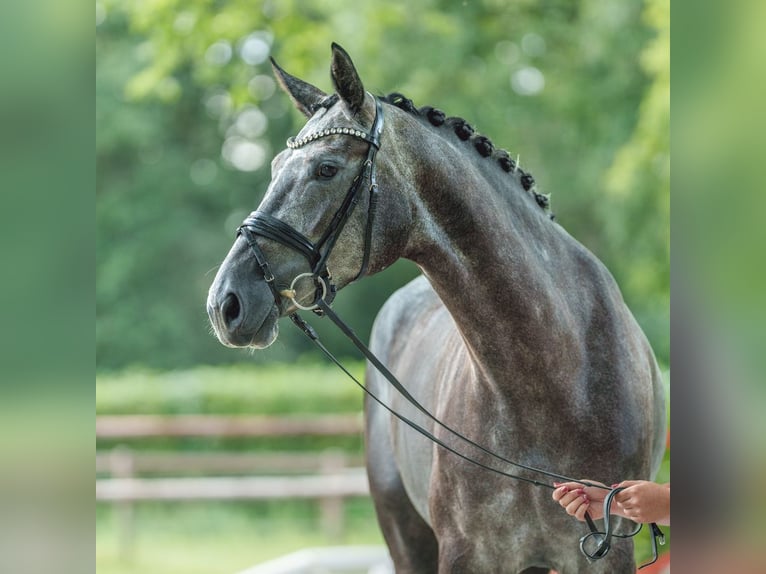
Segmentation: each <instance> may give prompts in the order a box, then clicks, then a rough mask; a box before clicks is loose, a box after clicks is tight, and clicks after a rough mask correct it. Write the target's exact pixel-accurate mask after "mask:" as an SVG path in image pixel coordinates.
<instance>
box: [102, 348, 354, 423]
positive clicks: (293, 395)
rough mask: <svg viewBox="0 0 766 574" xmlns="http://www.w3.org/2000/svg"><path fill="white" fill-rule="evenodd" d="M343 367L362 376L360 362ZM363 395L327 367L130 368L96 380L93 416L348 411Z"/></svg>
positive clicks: (338, 373) (335, 369)
mask: <svg viewBox="0 0 766 574" xmlns="http://www.w3.org/2000/svg"><path fill="white" fill-rule="evenodd" d="M347 367H348V368H349V370H350V371H351V372H352V373H353V374H354V376H356V377H357V378H361V377H362V376H363V375H364V363H362V362H361V361H359V362H350V363H348V365H347ZM362 394H363V393H362V392H361V390H360V389H359V388H358V387H357V386H356V385H355V384H354V383H353V381H351V379H349V378H348V377H346V375H345V374H343V372H342V371H340V370H339V369H338V368H337V367H335V366H334V365H331V364H326V365H323V364H312V363H305V364H303V363H297V364H290V365H281V364H274V365H234V366H226V367H197V368H194V369H189V370H183V371H169V372H152V371H146V370H133V371H126V372H122V373H118V374H111V375H99V376H97V377H96V414H97V415H117V414H157V415H160V414H167V415H170V414H236V415H244V414H268V415H295V414H322V413H349V412H361V410H362Z"/></svg>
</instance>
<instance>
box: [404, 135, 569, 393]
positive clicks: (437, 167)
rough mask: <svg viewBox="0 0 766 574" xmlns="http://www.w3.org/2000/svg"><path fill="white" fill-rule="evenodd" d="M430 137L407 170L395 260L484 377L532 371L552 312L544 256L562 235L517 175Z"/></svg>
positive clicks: (558, 252)
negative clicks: (404, 219) (411, 272)
mask: <svg viewBox="0 0 766 574" xmlns="http://www.w3.org/2000/svg"><path fill="white" fill-rule="evenodd" d="M435 139H436V140H437V142H436V144H432V145H431V146H430V147H429V148H428V149H429V150H430V151H429V153H428V154H427V155H426V157H425V159H424V160H422V161H421V162H420V163H419V164H418V166H417V168H416V170H415V172H416V173H415V181H417V182H418V183H417V184H416V186H417V189H416V190H415V193H414V195H415V199H414V204H415V205H414V209H415V213H416V216H415V225H414V229H413V231H412V233H411V235H410V241H409V244H408V248H407V252H406V254H405V256H406V257H407V258H409V259H411V260H413V261H414V262H415V263H417V264H418V266H419V267H420V268H421V269H422V270H423V272H424V274H425V275H426V276H427V277H428V279H429V281H430V282H431V284H432V286H433V287H434V290H435V291H436V292H437V293H438V294H439V296H440V298H441V299H442V301H443V302H444V304H445V305H446V307H447V308H448V310H449V311H450V314H451V315H452V317H453V319H454V320H455V323H456V324H457V326H458V329H459V330H460V332H461V334H462V335H463V338H464V340H465V341H466V344H467V346H468V348H469V352H470V353H471V355H472V356H473V358H474V361H475V363H477V367H478V368H479V369H481V370H482V371H483V372H484V373H485V375H486V376H487V377H489V378H495V379H497V378H502V377H503V376H504V375H506V374H507V368H508V367H509V366H510V365H513V366H514V369H519V368H525V369H527V370H528V371H530V372H531V371H532V370H535V369H538V368H539V365H536V364H535V361H536V357H537V350H536V349H535V348H534V346H535V345H543V348H544V345H545V343H546V341H544V340H543V337H544V336H545V335H544V334H545V333H550V330H551V327H553V325H551V322H554V321H556V319H557V317H558V316H560V315H559V314H558V312H557V310H556V309H557V307H556V304H558V306H559V308H560V306H561V305H560V303H561V294H560V293H557V290H556V288H555V284H556V283H555V282H554V281H553V280H552V277H553V276H554V275H555V274H556V273H558V271H557V269H555V268H554V267H553V265H552V262H553V261H556V260H559V261H560V260H561V258H562V257H564V256H565V255H566V253H567V250H566V243H567V242H566V238H568V237H569V236H568V235H566V233H564V232H563V231H562V230H561V229H560V228H559V227H558V225H556V224H554V223H553V222H552V221H550V219H549V218H548V216H547V214H546V213H545V212H544V211H543V210H542V209H541V208H540V207H539V206H537V205H536V203H535V201H534V199H533V198H532V197H531V195H530V194H529V193H528V192H526V191H524V190H523V189H522V188H521V186H520V184H519V182H518V177H516V176H514V175H511V174H508V173H506V172H504V171H503V170H502V169H501V168H500V167H499V166H498V165H497V164H496V163H495V162H494V161H493V160H491V159H488V158H482V157H481V156H480V155H479V154H478V153H477V152H476V151H475V150H473V149H472V147H469V144H463V145H460V143H462V142H458V141H457V139H456V138H455V142H452V141H450V140H448V139H447V138H441V137H437V138H435ZM423 155H424V154H423V152H422V150H421V152H420V156H421V157H423ZM506 378H507V377H506Z"/></svg>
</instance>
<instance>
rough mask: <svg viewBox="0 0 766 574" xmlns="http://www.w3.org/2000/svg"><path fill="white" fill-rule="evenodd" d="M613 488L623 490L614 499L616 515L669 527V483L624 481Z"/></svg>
mask: <svg viewBox="0 0 766 574" xmlns="http://www.w3.org/2000/svg"><path fill="white" fill-rule="evenodd" d="M614 487H620V488H624V489H625V490H623V491H621V492H618V493H617V494H616V495H615V497H614V502H615V505H616V507H617V508H616V509H615V508H614V507H612V509H613V510H616V514H619V515H620V516H624V517H625V518H629V519H630V520H633V521H634V522H639V523H647V522H656V523H657V524H664V525H666V526H669V525H670V483H668V484H657V483H656V482H651V481H648V480H624V481H623V482H621V483H619V484H616V485H614Z"/></svg>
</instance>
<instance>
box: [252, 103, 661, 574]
mask: <svg viewBox="0 0 766 574" xmlns="http://www.w3.org/2000/svg"><path fill="white" fill-rule="evenodd" d="M373 99H374V101H375V120H374V121H373V125H372V128H371V129H370V131H369V133H365V132H362V131H359V130H357V129H355V128H328V129H324V130H321V131H318V132H314V133H311V134H308V135H306V136H304V137H302V138H300V139H297V140H296V139H295V138H290V139H289V140H288V141H287V146H288V147H289V148H292V149H297V148H299V147H302V146H304V145H306V144H308V143H310V142H313V141H315V140H317V139H319V138H322V137H327V136H331V135H348V136H351V137H356V138H358V139H362V140H364V141H366V142H368V143H369V148H368V150H367V157H366V159H365V160H364V163H362V166H361V168H360V170H359V174H358V175H357V176H356V178H355V179H354V180H353V182H352V183H351V187H350V188H349V190H348V191H347V192H346V195H345V197H344V199H343V202H342V203H341V206H340V207H339V208H338V210H337V211H336V212H335V214H334V215H333V218H332V220H331V221H330V224H329V226H328V227H327V229H326V230H325V232H324V233H323V234H322V236H321V237H320V238H319V240H318V241H317V242H316V243H312V241H311V240H310V239H309V238H308V237H306V236H305V235H304V234H302V233H301V232H300V231H298V230H296V229H295V228H294V227H292V226H291V225H289V224H287V223H285V222H284V221H282V220H280V219H278V218H276V217H273V216H271V215H269V214H267V213H264V212H261V211H253V212H252V213H251V214H250V215H249V216H247V218H246V219H245V220H244V221H243V222H242V225H241V226H240V227H239V228H238V229H237V235H238V236H239V235H241V236H242V237H243V238H244V239H245V241H246V242H247V244H248V245H249V246H250V249H251V251H252V252H253V255H254V256H255V259H256V261H257V263H258V266H259V267H260V269H261V271H262V272H263V278H264V281H266V284H267V285H268V286H269V289H270V290H271V293H272V295H273V296H274V302H275V303H276V305H277V308H278V309H280V310H281V309H282V302H283V298H287V299H290V300H291V301H292V303H293V304H294V305H295V306H296V307H298V308H299V309H304V310H312V311H314V312H315V313H316V314H318V315H320V316H327V317H328V318H329V319H330V320H331V321H332V322H333V323H335V324H336V325H337V326H338V328H340V330H341V331H342V332H343V333H344V334H345V335H346V336H347V337H348V338H349V339H350V340H351V342H353V343H354V345H355V346H356V347H357V348H358V349H359V350H360V351H361V352H362V354H364V356H365V357H366V358H367V359H368V360H369V361H370V362H371V363H372V364H373V365H374V366H375V368H376V369H377V370H378V371H379V372H380V373H381V374H382V375H383V376H384V377H385V378H386V379H387V380H388V382H389V383H391V385H392V386H393V387H394V388H395V389H396V390H397V391H398V392H399V393H400V394H401V395H402V396H403V397H404V398H405V399H407V401H409V402H410V403H411V404H412V405H413V406H414V407H415V408H417V409H418V410H419V411H420V412H422V413H423V414H425V415H426V416H427V417H428V418H429V419H431V420H432V421H433V422H434V423H436V424H437V425H439V426H440V427H442V428H443V429H445V430H446V431H448V432H449V433H450V434H451V435H452V436H453V437H455V438H457V439H459V440H461V441H462V442H463V443H465V444H467V445H469V446H470V447H473V448H477V449H479V450H480V451H482V452H483V453H485V454H487V455H489V456H491V457H493V458H494V459H495V460H497V461H500V462H502V463H505V464H509V465H512V466H515V467H517V468H520V469H523V470H526V471H529V472H534V473H538V474H541V475H544V476H548V477H551V478H556V479H559V480H564V481H566V482H577V483H580V484H582V485H584V486H591V487H596V488H604V489H606V490H609V491H610V492H609V494H608V495H607V497H606V498H605V500H604V531H600V530H599V529H598V527H597V526H596V524H595V522H594V521H593V519H592V518H591V516H590V515H589V514H588V513H587V512H586V513H585V520H586V522H587V524H588V528H589V530H590V532H589V533H588V534H586V535H585V536H583V537H582V538H581V539H580V550H581V551H582V553H583V554H584V555H585V556H586V558H587V559H588V560H590V561H593V560H598V559H600V558H603V557H604V556H606V555H607V553H608V552H609V549H610V548H611V540H612V538H613V537H614V538H629V537H632V536H635V535H636V534H638V532H639V531H640V530H641V526H642V525H640V524H639V525H638V526H637V527H636V528H635V529H634V530H633V531H631V532H628V533H625V534H619V533H615V532H613V531H612V530H613V529H612V521H611V516H610V513H609V510H610V508H611V505H612V499H613V498H614V496H615V495H616V494H617V493H618V492H620V491H621V490H623V489H622V488H614V489H610V488H607V487H604V486H603V485H600V484H594V483H590V482H587V481H583V480H578V479H574V478H571V477H568V476H564V475H561V474H557V473H554V472H550V471H547V470H543V469H539V468H535V467H532V466H528V465H525V464H522V463H519V462H516V461H513V460H510V459H508V458H506V457H503V456H501V455H499V454H497V453H495V452H493V451H491V450H489V449H487V448H485V447H483V446H481V445H480V444H478V443H476V442H474V441H473V440H471V439H470V438H468V437H466V436H464V435H463V434H461V433H460V432H458V431H457V430H455V429H453V428H452V427H450V426H449V425H447V424H445V423H444V422H442V421H441V420H439V419H438V418H436V416H434V415H433V414H432V413H431V412H430V411H429V410H427V409H426V408H425V407H424V406H423V405H421V404H420V403H419V402H418V400H417V399H416V398H415V397H413V396H412V395H411V394H410V393H409V391H407V389H406V388H405V387H404V385H402V383H401V382H399V380H398V379H397V378H396V377H395V376H394V375H393V373H391V371H389V370H388V369H387V368H386V366H385V365H383V364H382V363H381V362H380V360H379V359H378V358H377V357H376V356H375V355H374V354H373V353H372V352H371V351H370V349H369V348H368V347H367V346H366V345H365V344H364V343H363V342H362V341H361V340H360V339H359V338H358V337H357V335H356V334H355V333H354V331H353V330H352V329H351V328H350V327H349V326H348V325H347V324H346V323H345V322H344V321H343V320H342V319H341V318H340V317H338V315H337V314H336V313H335V312H334V311H333V310H332V308H331V307H330V304H331V303H332V301H333V300H334V298H335V295H336V293H337V289H336V286H335V284H334V283H333V282H332V274H331V273H330V270H329V269H328V267H327V259H328V258H329V256H330V254H331V252H332V249H333V247H334V246H335V243H336V241H337V240H338V237H339V236H340V234H341V232H342V231H343V228H344V226H345V225H346V222H347V221H348V219H349V218H350V217H351V214H352V213H353V212H354V209H355V208H356V205H357V203H358V202H359V197H360V195H361V194H360V190H362V189H363V187H362V184H363V183H364V182H365V181H369V187H368V190H369V196H370V198H369V205H368V209H367V224H366V230H365V238H364V254H363V257H362V264H361V266H360V269H359V272H358V273H357V275H356V277H354V281H356V280H357V279H359V278H360V277H363V276H364V275H365V273H366V272H367V266H368V264H369V258H370V244H371V240H372V228H373V224H374V219H375V212H376V208H377V202H378V186H377V182H376V178H375V156H376V154H377V152H378V150H379V149H380V139H381V135H382V133H383V107H382V105H381V103H380V100H378V98H376V97H374V96H373ZM259 236H260V237H265V238H266V239H270V240H272V241H276V242H278V243H281V244H282V245H285V246H287V247H289V248H290V249H293V250H294V251H297V252H298V253H300V254H301V255H302V256H303V257H304V258H305V259H306V261H307V262H308V264H309V266H310V268H311V273H302V274H300V275H298V276H296V277H295V278H294V279H293V281H292V283H291V284H290V287H289V288H288V289H280V288H279V287H278V285H277V283H276V279H275V277H274V274H273V273H272V272H271V269H270V267H269V263H268V261H267V259H266V256H265V254H264V253H263V251H262V250H261V248H260V246H259V245H258V243H257V241H256V238H257V237H259ZM304 277H307V278H311V279H312V280H313V281H314V284H315V287H316V290H315V292H314V299H313V302H312V303H311V304H310V305H308V306H304V305H301V304H300V303H299V302H298V301H296V299H295V296H296V294H295V286H296V283H297V281H299V280H300V279H302V278H304ZM289 317H290V319H291V320H292V322H293V323H294V324H295V325H297V326H298V327H299V328H300V329H301V331H303V333H304V334H305V335H306V336H307V337H308V338H309V339H310V340H311V341H312V342H314V344H316V345H317V347H319V349H320V350H321V351H322V352H323V353H324V354H325V355H326V356H327V357H328V358H329V359H330V360H331V361H332V362H334V363H335V364H336V365H337V366H338V367H340V369H341V370H343V372H345V373H346V374H347V375H348V376H349V377H350V378H351V379H352V380H353V381H354V382H355V383H356V384H357V385H358V386H359V387H360V388H361V389H362V390H363V391H364V392H365V393H366V394H367V395H369V396H370V397H371V398H372V399H373V400H374V401H375V402H377V403H378V404H379V405H381V406H382V407H383V408H384V409H386V410H387V411H388V412H390V413H391V414H392V415H393V416H395V417H396V418H398V419H399V420H401V421H402V422H403V423H405V424H406V425H408V426H409V427H410V428H412V429H413V430H415V431H416V432H418V433H420V434H421V435H423V436H425V437H426V438H428V439H429V440H431V441H432V442H434V443H435V444H437V445H439V446H440V447H442V448H444V449H446V450H448V451H449V452H451V453H453V454H455V455H457V456H459V457H460V458H462V459H464V460H466V461H467V462H470V463H472V464H474V465H476V466H479V467H480V468H483V469H485V470H488V471H491V472H494V473H496V474H499V475H502V476H506V477H508V478H513V479H515V480H519V481H523V482H527V483H531V484H534V485H535V486H541V487H544V488H549V489H553V488H555V487H554V486H552V485H550V484H548V483H545V482H540V481H539V480H535V479H533V478H529V477H526V476H520V475H517V474H512V473H509V472H506V471H504V470H501V469H498V468H496V467H494V466H490V465H489V464H485V463H483V462H480V461H478V460H476V459H474V458H472V457H470V456H468V455H466V454H464V453H462V452H460V451H457V450H455V449H454V448H453V447H451V446H450V445H448V444H447V443H446V442H444V440H442V439H440V438H438V437H437V436H436V435H435V434H433V433H432V432H430V431H428V430H427V429H425V428H423V427H422V426H421V425H419V424H417V423H415V422H414V421H412V420H410V419H409V418H407V417H405V416H404V415H402V414H400V413H398V412H396V411H395V410H393V409H392V408H391V407H389V406H388V405H387V404H386V403H384V402H383V401H382V400H380V399H379V398H378V397H377V396H376V395H375V394H374V393H373V392H372V391H370V390H369V389H368V388H367V387H366V386H365V385H364V384H363V383H362V382H361V381H359V380H358V379H357V378H356V377H354V375H352V374H351V373H350V372H349V371H348V370H347V369H346V368H345V367H344V366H343V365H342V364H341V363H340V361H339V360H338V359H337V358H336V357H335V356H334V355H333V354H332V353H331V352H330V351H329V350H328V349H327V348H326V347H325V346H324V345H323V344H322V342H321V341H320V340H319V336H318V334H317V332H316V331H315V330H314V329H313V328H312V327H311V326H310V325H309V324H308V323H306V321H304V320H303V319H302V318H301V317H300V316H299V315H298V314H297V312H294V313H291V314H290V315H289ZM651 530H652V535H653V536H652V549H653V553H654V557H653V560H652V561H651V562H648V563H646V564H644V565H642V566H640V567H639V568H644V567H645V566H648V565H649V564H652V563H654V562H656V561H657V556H658V553H657V541H658V540H659V541H660V544H664V535H663V534H662V531H661V530H660V529H659V527H658V526H657V525H656V524H654V523H652V524H651Z"/></svg>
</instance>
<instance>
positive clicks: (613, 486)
mask: <svg viewBox="0 0 766 574" xmlns="http://www.w3.org/2000/svg"><path fill="white" fill-rule="evenodd" d="M618 486H620V483H619V482H618V483H616V484H613V485H612V488H616V487H618Z"/></svg>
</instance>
